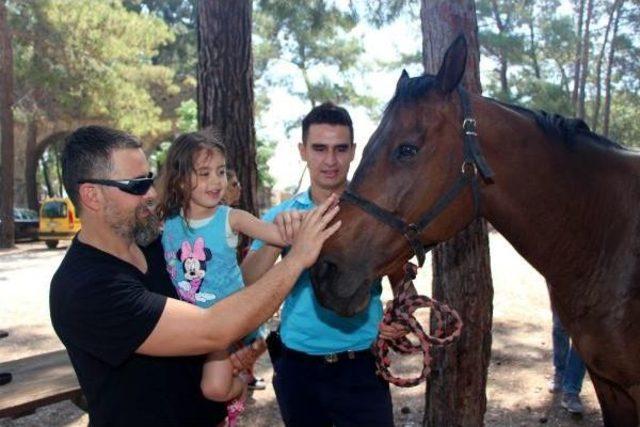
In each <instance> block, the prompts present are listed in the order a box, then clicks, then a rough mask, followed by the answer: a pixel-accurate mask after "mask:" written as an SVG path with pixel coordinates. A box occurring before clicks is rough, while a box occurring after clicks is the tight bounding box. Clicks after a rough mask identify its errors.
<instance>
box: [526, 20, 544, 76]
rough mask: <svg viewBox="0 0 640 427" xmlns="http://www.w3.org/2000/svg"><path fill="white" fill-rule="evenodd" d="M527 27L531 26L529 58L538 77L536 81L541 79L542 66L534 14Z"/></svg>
mask: <svg viewBox="0 0 640 427" xmlns="http://www.w3.org/2000/svg"><path fill="white" fill-rule="evenodd" d="M527 25H528V26H529V57H530V58H531V66H532V67H533V73H534V75H535V76H536V79H540V78H541V74H540V64H539V62H538V51H537V46H536V33H535V27H534V22H533V12H532V15H531V19H530V20H529V22H528V23H527Z"/></svg>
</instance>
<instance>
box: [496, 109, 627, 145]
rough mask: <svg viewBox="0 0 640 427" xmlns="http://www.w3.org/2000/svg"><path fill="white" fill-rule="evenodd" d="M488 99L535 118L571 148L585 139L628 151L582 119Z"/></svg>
mask: <svg viewBox="0 0 640 427" xmlns="http://www.w3.org/2000/svg"><path fill="white" fill-rule="evenodd" d="M486 99H489V100H491V101H493V102H496V103H497V104H500V105H502V106H503V107H506V108H508V109H510V110H514V111H516V112H518V113H522V114H524V115H527V116H529V117H531V118H533V119H534V120H535V122H536V124H537V125H538V126H540V128H541V129H542V130H543V131H544V132H545V133H546V134H547V135H550V136H555V137H556V138H558V139H560V141H562V142H563V143H564V144H565V145H567V146H568V147H569V148H571V147H573V146H575V145H576V143H577V141H578V140H579V139H580V137H585V138H588V139H589V140H591V141H593V142H595V143H596V144H599V145H601V146H603V147H607V148H615V149H618V150H627V147H625V146H624V145H622V144H619V143H617V142H615V141H611V140H610V139H607V138H605V137H604V136H602V135H599V134H597V133H595V132H593V131H592V130H591V129H590V128H589V125H587V124H586V123H585V122H584V120H582V119H577V118H567V117H564V116H562V115H560V114H555V113H553V114H552V113H547V112H546V111H544V110H537V111H534V110H530V109H528V108H524V107H521V106H519V105H514V104H507V103H505V102H501V101H498V100H495V99H491V98H486Z"/></svg>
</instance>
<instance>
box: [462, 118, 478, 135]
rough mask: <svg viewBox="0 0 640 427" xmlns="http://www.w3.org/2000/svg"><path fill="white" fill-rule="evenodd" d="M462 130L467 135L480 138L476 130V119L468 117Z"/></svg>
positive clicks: (463, 123) (463, 122)
mask: <svg viewBox="0 0 640 427" xmlns="http://www.w3.org/2000/svg"><path fill="white" fill-rule="evenodd" d="M462 130H463V131H464V133H465V135H473V136H478V133H477V129H476V119H472V118H469V117H466V118H465V119H464V120H463V121H462Z"/></svg>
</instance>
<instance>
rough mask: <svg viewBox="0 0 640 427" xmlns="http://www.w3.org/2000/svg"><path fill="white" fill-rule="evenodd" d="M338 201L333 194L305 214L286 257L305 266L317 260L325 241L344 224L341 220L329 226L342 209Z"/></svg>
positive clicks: (309, 265) (307, 266)
mask: <svg viewBox="0 0 640 427" xmlns="http://www.w3.org/2000/svg"><path fill="white" fill-rule="evenodd" d="M337 201H338V199H337V197H336V195H335V194H331V195H330V196H329V197H328V198H327V200H325V201H324V202H322V204H321V205H320V206H318V207H317V208H315V209H312V210H311V211H309V212H308V214H307V215H305V217H304V219H303V220H302V224H301V225H300V228H299V230H298V233H297V236H296V237H295V240H294V242H293V245H291V251H290V252H289V254H288V255H287V256H286V257H285V258H289V259H290V260H295V261H296V262H300V264H301V265H302V266H303V267H304V268H309V267H311V266H312V265H313V263H314V262H316V259H318V255H319V254H320V249H322V245H323V244H324V242H325V241H326V240H327V239H328V238H329V237H330V236H331V235H332V234H333V233H335V232H336V230H337V229H338V228H340V225H341V224H342V222H341V221H336V222H335V223H334V224H333V225H331V226H330V227H327V225H328V224H329V223H330V222H331V220H333V218H334V217H335V216H336V215H337V214H338V210H339V209H340V207H339V206H338V205H337V204H336V203H337Z"/></svg>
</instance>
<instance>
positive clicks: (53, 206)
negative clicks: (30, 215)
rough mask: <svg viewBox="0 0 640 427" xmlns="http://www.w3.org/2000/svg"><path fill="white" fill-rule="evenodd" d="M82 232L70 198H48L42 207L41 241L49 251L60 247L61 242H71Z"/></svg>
mask: <svg viewBox="0 0 640 427" xmlns="http://www.w3.org/2000/svg"><path fill="white" fill-rule="evenodd" d="M78 231H80V218H78V216H77V215H76V209H75V208H74V207H73V203H71V200H69V199H68V198H66V197H65V198H64V199H63V198H61V197H52V198H47V199H45V200H44V201H43V202H42V206H40V228H39V233H38V235H39V237H40V240H44V241H45V243H46V245H47V247H48V248H49V249H53V248H55V247H56V246H58V242H59V241H60V240H70V239H72V238H73V236H75V235H76V233H77V232H78Z"/></svg>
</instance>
